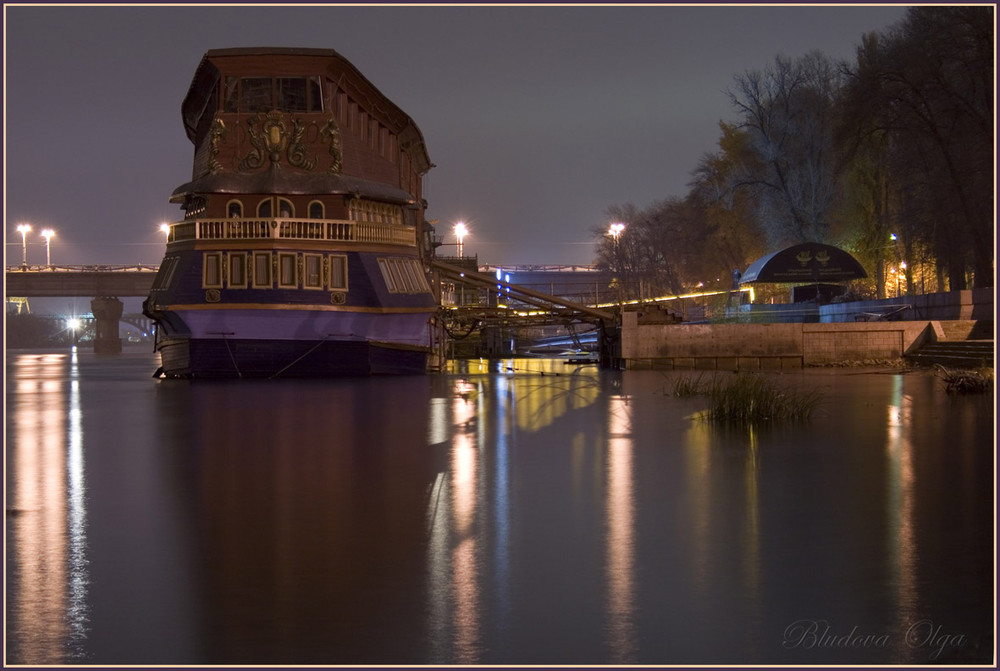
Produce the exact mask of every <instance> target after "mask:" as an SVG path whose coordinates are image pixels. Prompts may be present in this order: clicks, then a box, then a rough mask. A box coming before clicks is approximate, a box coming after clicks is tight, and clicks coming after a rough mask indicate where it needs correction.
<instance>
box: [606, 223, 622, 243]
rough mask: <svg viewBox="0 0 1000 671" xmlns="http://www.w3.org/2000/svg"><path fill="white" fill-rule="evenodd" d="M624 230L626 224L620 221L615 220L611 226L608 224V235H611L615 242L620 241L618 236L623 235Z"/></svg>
mask: <svg viewBox="0 0 1000 671" xmlns="http://www.w3.org/2000/svg"><path fill="white" fill-rule="evenodd" d="M624 230H625V224H623V223H620V222H615V223H613V224H611V225H610V226H608V235H610V236H611V238H612V239H613V240H614V241H615V242H618V236H619V235H621V234H622V231H624Z"/></svg>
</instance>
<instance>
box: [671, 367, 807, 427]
mask: <svg viewBox="0 0 1000 671" xmlns="http://www.w3.org/2000/svg"><path fill="white" fill-rule="evenodd" d="M674 395H675V396H681V397H687V396H693V395H705V396H708V398H709V408H708V410H707V411H706V412H705V415H704V416H705V417H706V418H707V419H709V420H711V421H714V422H719V423H731V424H762V423H765V422H779V421H803V420H807V419H809V417H810V416H811V415H812V412H813V410H814V409H815V408H816V406H817V405H818V404H819V402H820V400H821V399H822V396H821V394H820V393H819V392H818V391H816V390H815V389H810V390H804V391H803V390H796V389H791V388H786V387H781V386H779V385H778V384H777V383H775V382H774V381H773V380H772V379H770V378H768V377H765V376H763V375H758V374H744V373H741V374H737V375H725V376H715V377H713V378H712V379H711V380H709V381H707V382H705V381H703V380H702V378H701V376H699V377H698V378H697V379H695V380H692V379H691V378H687V377H683V378H678V379H677V380H675V381H674Z"/></svg>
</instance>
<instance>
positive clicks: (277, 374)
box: [267, 336, 329, 380]
mask: <svg viewBox="0 0 1000 671" xmlns="http://www.w3.org/2000/svg"><path fill="white" fill-rule="evenodd" d="M327 337H329V336H327ZM327 337H324V338H323V339H322V340H320V341H319V342H318V343H316V344H315V345H313V346H312V347H310V348H309V349H308V350H306V351H305V352H304V353H303V354H302V356H300V357H299V358H297V359H296V360H295V361H293V362H291V363H290V364H288V365H287V366H285V367H284V368H282V369H281V370H279V371H278V372H277V373H275V374H274V375H272V376H271V377H269V378H267V379H268V380H273V379H274V378H276V377H278V376H279V375H281V374H282V373H284V372H285V371H286V370H288V369H289V368H291V367H292V366H294V365H295V364H297V363H298V362H299V361H302V360H303V359H305V358H306V357H307V356H309V355H310V354H312V353H313V352H315V351H316V350H317V349H318V348H319V347H320V345H322V344H323V343H325V342H326V338H327Z"/></svg>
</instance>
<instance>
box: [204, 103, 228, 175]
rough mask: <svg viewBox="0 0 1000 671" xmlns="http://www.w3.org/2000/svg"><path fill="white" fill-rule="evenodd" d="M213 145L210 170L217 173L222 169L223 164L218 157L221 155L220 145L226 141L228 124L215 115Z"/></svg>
mask: <svg viewBox="0 0 1000 671" xmlns="http://www.w3.org/2000/svg"><path fill="white" fill-rule="evenodd" d="M211 137H212V139H211V145H210V153H209V157H208V171H209V172H210V173H212V174H215V173H217V172H219V171H221V170H222V164H221V163H219V159H218V158H217V157H218V155H219V145H220V144H223V143H224V142H225V141H226V124H225V123H223V121H222V119H220V118H219V117H215V119H214V120H213V121H212V132H211Z"/></svg>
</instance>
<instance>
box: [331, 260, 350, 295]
mask: <svg viewBox="0 0 1000 671" xmlns="http://www.w3.org/2000/svg"><path fill="white" fill-rule="evenodd" d="M330 288H331V289H339V290H341V291H346V290H347V257H346V256H341V255H335V256H331V257H330Z"/></svg>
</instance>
